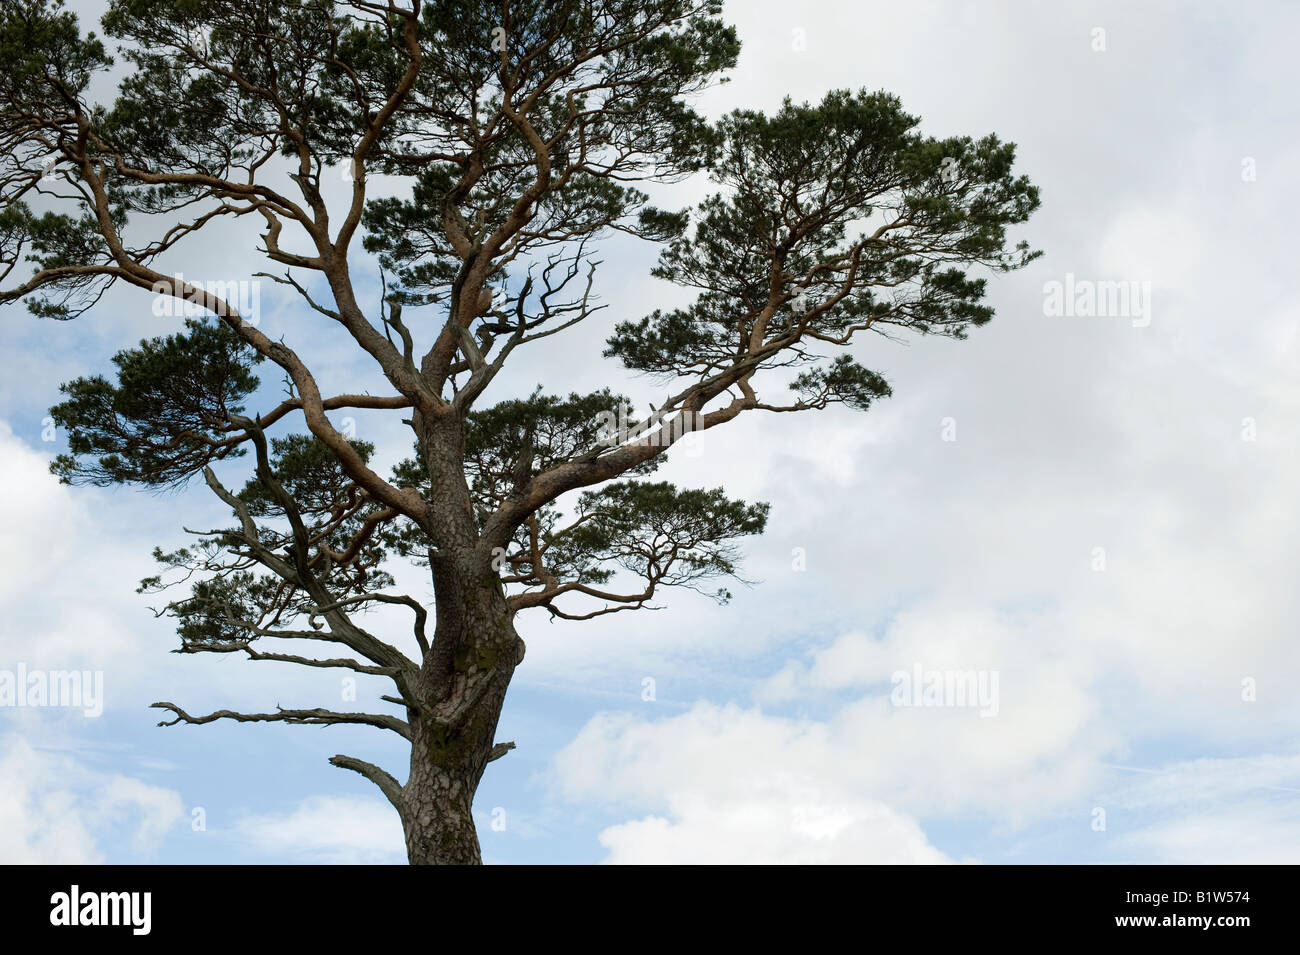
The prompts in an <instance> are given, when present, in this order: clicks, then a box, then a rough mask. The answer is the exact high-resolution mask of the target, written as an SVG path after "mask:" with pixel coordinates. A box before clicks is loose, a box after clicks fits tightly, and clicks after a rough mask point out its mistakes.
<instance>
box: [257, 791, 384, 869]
mask: <svg viewBox="0 0 1300 955" xmlns="http://www.w3.org/2000/svg"><path fill="white" fill-rule="evenodd" d="M235 834H236V836H237V838H238V839H239V840H240V841H241V842H243V843H245V844H246V846H247V847H248V848H249V850H250V851H252V852H254V853H257V854H260V855H266V856H268V857H271V858H276V859H290V860H292V861H294V862H298V863H317V864H340V865H347V864H350V865H376V864H380V863H399V862H403V861H405V858H406V853H405V850H404V849H403V848H402V846H403V845H404V842H403V839H402V826H401V822H400V821H399V820H398V817H397V813H396V812H394V811H393V808H392V806H390V805H388V804H387V803H385V802H383V801H381V800H375V799H361V798H356V797H344V796H310V797H308V798H307V799H305V800H303V801H302V802H301V803H299V804H298V805H296V806H294V807H293V808H292V809H290V810H288V811H287V812H280V813H264V814H254V815H249V816H246V817H245V818H243V819H242V820H240V821H239V822H238V823H237V824H236V826H235Z"/></svg>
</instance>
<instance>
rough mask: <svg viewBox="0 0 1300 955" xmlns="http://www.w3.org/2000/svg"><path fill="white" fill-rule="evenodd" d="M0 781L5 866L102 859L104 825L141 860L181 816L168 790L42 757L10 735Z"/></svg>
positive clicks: (1, 755)
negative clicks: (120, 836) (127, 842)
mask: <svg viewBox="0 0 1300 955" xmlns="http://www.w3.org/2000/svg"><path fill="white" fill-rule="evenodd" d="M0 779H3V780H4V781H5V784H4V786H3V787H0V864H4V865H26V864H44V865H84V864H97V863H102V862H105V861H107V860H106V859H105V855H104V852H103V850H102V849H101V847H100V844H99V841H98V840H99V833H101V832H103V831H104V830H106V829H108V828H110V827H111V828H113V829H116V830H119V831H124V832H126V833H127V834H128V835H129V839H130V847H131V848H132V849H133V850H134V851H135V852H137V853H140V854H142V855H147V854H148V853H150V852H151V851H153V850H154V849H155V848H157V846H158V845H159V843H160V842H161V840H162V838H163V836H164V835H165V834H166V833H167V832H168V831H169V830H170V829H171V828H172V827H173V826H174V825H176V823H177V822H178V821H179V820H180V818H181V816H182V815H183V814H184V807H183V805H182V803H181V797H180V795H179V794H178V793H176V792H175V791H174V790H171V789H166V788H163V787H160V786H154V785H151V784H149V783H145V782H142V781H141V780H138V779H133V778H131V777H128V776H122V775H119V774H113V773H104V772H100V771H97V770H94V769H91V768H89V767H88V766H86V765H84V764H83V763H82V762H79V761H78V760H76V759H74V758H73V757H71V756H68V755H63V754H57V753H54V754H51V753H45V752H41V751H39V750H37V749H34V748H33V747H32V746H31V745H30V744H29V743H27V742H26V741H25V740H23V739H21V738H19V737H17V736H16V735H12V734H11V735H7V736H5V737H4V738H3V739H0Z"/></svg>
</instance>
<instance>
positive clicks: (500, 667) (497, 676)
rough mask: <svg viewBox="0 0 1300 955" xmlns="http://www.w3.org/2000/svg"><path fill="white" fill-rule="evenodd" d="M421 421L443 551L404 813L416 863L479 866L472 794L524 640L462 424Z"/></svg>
mask: <svg viewBox="0 0 1300 955" xmlns="http://www.w3.org/2000/svg"><path fill="white" fill-rule="evenodd" d="M416 423H417V427H419V428H420V430H421V433H422V437H423V440H422V447H423V449H424V457H425V461H424V463H425V466H426V468H427V470H428V473H429V476H430V480H431V485H432V495H431V498H432V500H431V513H432V516H433V519H434V521H435V522H436V525H435V526H434V527H433V531H434V535H433V536H434V538H435V539H436V540H438V541H439V542H440V546H439V548H438V550H437V553H435V554H432V555H431V557H430V567H431V570H432V574H433V586H434V595H435V601H436V617H435V619H436V629H435V631H434V638H433V641H432V644H431V645H430V647H429V652H428V653H427V654H426V656H425V659H424V661H423V665H422V666H421V669H420V677H419V681H418V683H417V685H416V688H415V693H416V697H417V699H416V701H415V705H413V706H409V707H408V717H409V721H410V724H411V770H410V776H409V778H408V780H407V783H406V786H405V787H404V788H403V792H402V799H401V805H400V807H399V808H400V813H401V816H402V827H403V830H404V831H405V835H406V848H407V855H408V857H409V860H410V862H411V863H412V864H413V865H476V864H479V863H480V862H481V861H482V860H481V855H480V850H479V842H478V834H477V832H476V831H475V827H474V819H473V816H472V814H471V807H472V804H473V800H474V793H475V791H476V790H477V789H478V784H479V780H480V779H481V778H482V776H483V770H484V769H485V767H486V766H487V764H488V762H489V761H490V760H491V758H492V755H493V746H494V745H495V743H496V728H497V721H498V719H499V718H500V716H501V708H502V705H503V704H504V702H505V697H506V689H507V688H508V687H509V685H510V679H511V677H512V676H513V674H514V671H515V667H517V666H518V665H519V663H520V662H521V661H522V660H523V656H524V642H523V640H522V639H520V637H519V634H518V633H517V632H516V631H515V628H514V624H513V617H514V612H513V611H512V610H511V608H510V607H509V606H508V604H507V602H506V596H505V592H504V590H503V589H502V585H501V581H500V577H499V575H498V573H497V571H496V570H494V569H493V567H492V558H491V551H490V549H489V548H487V547H486V545H485V544H484V542H483V541H482V539H481V538H480V536H479V531H478V526H477V522H476V521H475V518H474V514H473V507H472V504H471V497H470V493H469V488H468V487H467V485H466V483H465V476H464V468H463V465H462V461H463V455H464V450H463V449H464V441H463V424H462V422H461V421H460V420H459V419H458V418H457V417H455V416H451V415H448V416H445V417H440V418H438V419H433V420H430V419H427V418H424V417H422V416H419V415H417V416H416Z"/></svg>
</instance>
